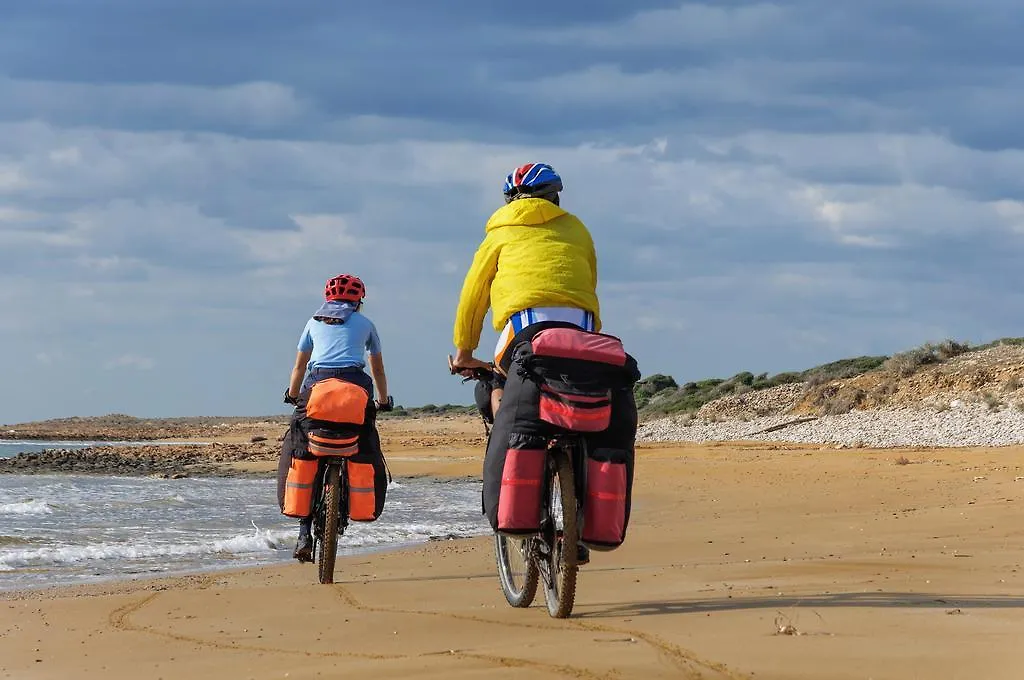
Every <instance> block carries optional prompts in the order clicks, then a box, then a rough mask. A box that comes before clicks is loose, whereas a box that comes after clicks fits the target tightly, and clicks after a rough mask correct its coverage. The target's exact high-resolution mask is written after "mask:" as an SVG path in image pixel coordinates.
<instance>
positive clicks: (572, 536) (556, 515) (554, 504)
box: [540, 449, 579, 619]
mask: <svg viewBox="0 0 1024 680" xmlns="http://www.w3.org/2000/svg"><path fill="white" fill-rule="evenodd" d="M547 482H548V489H549V491H550V496H549V504H548V517H549V520H548V526H547V527H545V530H544V532H543V541H544V550H543V551H542V552H543V554H542V555H541V556H540V575H541V577H542V578H543V580H544V599H545V600H546V601H547V605H548V614H550V615H551V616H553V617H555V618H557V619H564V618H566V617H567V616H569V614H571V613H572V608H573V604H574V603H575V601H576V574H577V571H578V569H579V567H578V565H577V556H578V555H577V552H576V551H577V545H578V544H579V524H578V522H577V519H578V515H577V507H576V486H575V477H574V475H573V469H572V459H571V458H570V456H569V455H568V452H567V451H565V450H562V449H557V450H555V451H552V452H551V455H550V457H549V462H548V479H547Z"/></svg>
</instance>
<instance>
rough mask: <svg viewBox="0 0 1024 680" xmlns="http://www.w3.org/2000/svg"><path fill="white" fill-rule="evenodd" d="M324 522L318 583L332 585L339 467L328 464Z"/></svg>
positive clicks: (339, 476) (336, 538)
mask: <svg viewBox="0 0 1024 680" xmlns="http://www.w3.org/2000/svg"><path fill="white" fill-rule="evenodd" d="M324 487H325V488H324V521H323V534H322V535H320V536H318V539H319V540H320V555H319V556H318V557H319V559H318V560H317V566H318V567H319V570H320V583H334V560H335V557H337V554H338V513H339V510H340V508H341V465H340V464H339V463H330V464H328V466H327V478H326V479H325V480H324Z"/></svg>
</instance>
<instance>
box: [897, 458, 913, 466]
mask: <svg viewBox="0 0 1024 680" xmlns="http://www.w3.org/2000/svg"><path fill="white" fill-rule="evenodd" d="M894 462H895V463H896V464H897V465H910V459H909V458H907V457H906V456H900V457H899V458H897V459H896V460H895V461H894Z"/></svg>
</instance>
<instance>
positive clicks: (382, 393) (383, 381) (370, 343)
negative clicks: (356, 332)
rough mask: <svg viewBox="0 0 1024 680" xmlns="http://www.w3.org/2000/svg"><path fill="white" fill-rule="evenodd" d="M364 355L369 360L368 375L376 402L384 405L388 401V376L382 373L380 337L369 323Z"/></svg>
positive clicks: (382, 358) (375, 328)
mask: <svg viewBox="0 0 1024 680" xmlns="http://www.w3.org/2000/svg"><path fill="white" fill-rule="evenodd" d="M366 354H367V355H368V356H369V359H370V375H372V376H373V384H374V385H375V386H376V387H377V401H378V402H379V403H381V404H386V403H387V401H388V376H387V374H386V373H385V372H384V354H383V350H382V349H381V344H380V335H378V334H377V327H376V326H374V325H373V322H371V323H370V333H369V335H368V336H367V338H366Z"/></svg>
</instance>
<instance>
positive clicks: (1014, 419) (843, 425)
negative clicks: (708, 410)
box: [637, 402, 1024, 448]
mask: <svg viewBox="0 0 1024 680" xmlns="http://www.w3.org/2000/svg"><path fill="white" fill-rule="evenodd" d="M795 419H796V416H794V415H793V414H788V415H786V414H777V415H771V416H764V417H760V418H751V419H749V420H724V421H722V422H708V421H703V420H701V419H699V418H696V419H693V420H691V421H689V422H688V423H687V422H686V420H687V419H686V418H685V417H684V418H663V419H659V420H654V421H651V422H648V423H644V424H643V425H641V426H640V428H639V431H638V432H637V441H643V442H674V441H692V442H701V441H735V440H746V441H780V442H797V443H815V444H832V445H837V446H839V445H842V446H849V447H862V446H866V447H872V448H892V447H903V446H933V447H958V446H1010V445H1013V444H1024V411H1021V410H1019V409H1017V408H1012V407H1009V408H1003V409H1000V410H991V409H989V408H988V407H987V406H986V405H985V404H973V403H963V402H961V403H960V404H958V405H956V406H954V407H953V408H950V409H948V410H944V411H940V410H937V409H935V408H927V407H926V408H911V407H902V408H882V409H871V410H863V411H851V412H850V413H845V414H842V415H832V416H821V417H820V418H817V419H816V420H812V421H809V422H803V423H799V424H795V425H791V426H789V427H785V428H782V429H779V430H774V431H772V432H765V433H761V434H755V433H757V432H759V431H761V430H764V429H767V428H769V427H773V426H776V425H781V424H783V423H786V422H789V421H792V420H795Z"/></svg>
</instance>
